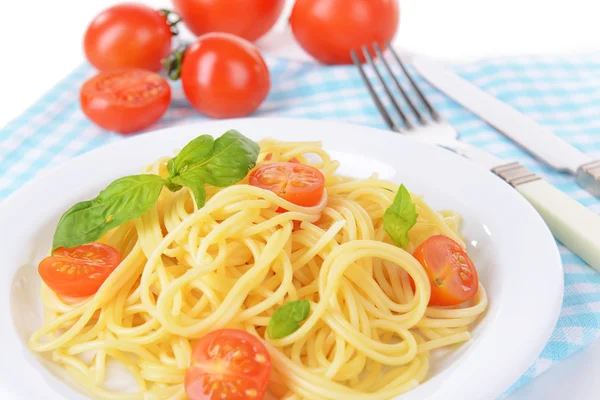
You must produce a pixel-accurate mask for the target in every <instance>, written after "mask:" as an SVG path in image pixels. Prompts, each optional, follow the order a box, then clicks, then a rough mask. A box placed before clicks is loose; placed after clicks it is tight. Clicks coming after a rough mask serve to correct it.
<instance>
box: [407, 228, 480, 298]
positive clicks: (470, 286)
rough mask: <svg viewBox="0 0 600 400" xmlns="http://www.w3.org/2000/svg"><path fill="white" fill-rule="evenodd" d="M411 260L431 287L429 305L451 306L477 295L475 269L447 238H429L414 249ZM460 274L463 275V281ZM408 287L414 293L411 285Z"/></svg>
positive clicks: (457, 245) (464, 252)
mask: <svg viewBox="0 0 600 400" xmlns="http://www.w3.org/2000/svg"><path fill="white" fill-rule="evenodd" d="M413 256H414V257H415V258H416V259H417V260H418V261H419V263H420V264H421V265H422V266H423V268H424V269H425V272H427V276H428V277H429V281H430V283H431V298H430V300H429V305H432V306H455V305H458V304H461V303H463V302H465V301H468V300H471V299H472V298H473V297H475V295H476V294H477V290H478V288H479V277H478V275H477V269H476V268H475V265H474V264H473V261H472V260H471V258H470V257H469V255H468V254H467V252H466V251H465V250H464V249H463V248H461V247H460V245H459V244H458V243H456V242H455V241H454V240H452V239H450V238H449V237H447V236H443V235H435V236H431V237H430V238H428V239H427V240H425V241H424V242H423V243H421V245H420V246H419V247H417V248H416V249H415V251H414V253H413ZM458 260H462V262H459V261H458ZM460 271H462V273H463V274H465V275H464V278H462V277H461V276H460ZM411 280H412V278H411ZM411 285H412V286H413V290H414V281H413V282H411Z"/></svg>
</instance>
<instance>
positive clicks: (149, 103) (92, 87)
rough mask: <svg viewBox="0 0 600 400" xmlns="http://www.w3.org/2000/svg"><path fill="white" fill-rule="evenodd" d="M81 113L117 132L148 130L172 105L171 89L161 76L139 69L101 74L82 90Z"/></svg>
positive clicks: (89, 81)
mask: <svg viewBox="0 0 600 400" xmlns="http://www.w3.org/2000/svg"><path fill="white" fill-rule="evenodd" d="M79 100H80V103H81V109H82V110H83V113H84V114H85V115H86V116H87V117H88V118H89V119H90V120H92V122H94V123H95V124H96V125H98V126H100V127H102V128H104V129H108V130H110V131H115V132H119V133H132V132H137V131H139V130H142V129H144V128H147V127H149V126H150V125H152V124H153V123H155V122H156V121H158V120H159V119H160V117H162V115H163V114H164V113H165V111H167V108H169V103H170V102H171V87H170V86H169V84H168V82H167V81H166V80H165V79H163V78H162V77H161V76H160V75H158V74H156V73H154V72H149V71H144V70H141V69H118V70H111V71H104V72H100V73H99V74H98V75H96V76H94V77H93V78H91V79H90V80H88V81H87V82H85V83H84V84H83V86H82V87H81V91H80V93H79Z"/></svg>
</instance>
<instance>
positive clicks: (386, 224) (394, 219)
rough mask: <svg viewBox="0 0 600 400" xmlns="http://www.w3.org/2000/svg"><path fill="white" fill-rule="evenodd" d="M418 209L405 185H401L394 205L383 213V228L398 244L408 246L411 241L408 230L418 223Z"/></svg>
mask: <svg viewBox="0 0 600 400" xmlns="http://www.w3.org/2000/svg"><path fill="white" fill-rule="evenodd" d="M417 217H418V215H417V209H416V206H415V203H413V202H412V199H411V198H410V193H409V192H408V189H406V187H405V186H404V185H400V187H399V188H398V192H397V193H396V197H395V198H394V201H393V202H392V205H391V206H389V207H388V209H387V210H385V213H384V214H383V229H384V230H385V231H386V232H387V234H388V235H390V237H391V238H392V240H393V241H394V243H395V244H396V246H398V247H406V246H407V245H408V243H409V242H410V239H409V237H408V231H409V230H410V229H411V228H412V227H413V226H414V225H415V224H416V223H417Z"/></svg>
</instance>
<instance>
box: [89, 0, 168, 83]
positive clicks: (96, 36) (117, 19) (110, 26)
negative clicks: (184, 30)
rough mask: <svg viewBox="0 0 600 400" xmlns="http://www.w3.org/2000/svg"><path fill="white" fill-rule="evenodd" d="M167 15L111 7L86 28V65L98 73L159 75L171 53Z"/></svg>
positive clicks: (131, 7)
mask: <svg viewBox="0 0 600 400" xmlns="http://www.w3.org/2000/svg"><path fill="white" fill-rule="evenodd" d="M166 14H168V12H161V11H158V10H154V9H152V8H150V7H148V6H145V5H143V4H136V3H125V4H118V5H115V6H113V7H110V8H108V9H106V10H104V11H103V12H101V13H100V14H98V15H97V16H96V18H94V19H93V20H92V22H91V23H90V25H89V26H88V28H87V30H86V32H85V37H84V40H83V48H84V51H85V56H86V58H87V59H88V61H89V62H90V63H91V64H92V65H93V66H94V67H96V68H97V69H99V70H101V71H105V70H109V69H115V68H142V69H147V70H150V71H159V70H160V68H161V60H162V59H163V58H165V57H166V56H167V55H168V54H169V52H170V51H171V37H172V36H173V33H174V32H175V31H174V27H173V25H174V23H170V22H169V21H168V18H167V15H166Z"/></svg>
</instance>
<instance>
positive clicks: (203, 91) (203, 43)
mask: <svg viewBox="0 0 600 400" xmlns="http://www.w3.org/2000/svg"><path fill="white" fill-rule="evenodd" d="M181 84H182V86H183V92H184V93H185V96H186V97H187V99H188V100H189V102H190V103H191V104H192V106H194V108H196V109H197V110H198V111H200V112H201V113H203V114H206V115H208V116H211V117H213V118H234V117H243V116H245V115H248V114H250V113H252V112H253V111H254V110H256V109H257V108H258V106H260V104H261V103H262V102H263V100H264V99H265V98H266V97H267V94H268V93H269V88H270V87H271V80H270V77H269V70H268V68H267V64H266V63H265V60H264V59H263V58H262V56H261V55H260V52H259V51H258V49H257V48H256V46H254V45H253V44H252V43H250V42H248V41H247V40H244V39H242V38H239V37H237V36H233V35H230V34H228V33H217V32H215V33H208V34H206V35H203V36H200V37H199V38H198V40H197V41H196V43H194V44H192V45H191V46H189V47H188V48H187V49H186V50H185V53H184V56H183V62H182V64H181Z"/></svg>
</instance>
